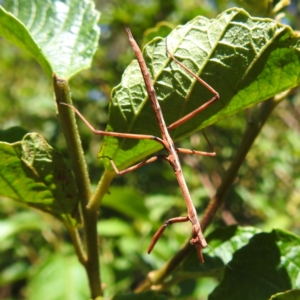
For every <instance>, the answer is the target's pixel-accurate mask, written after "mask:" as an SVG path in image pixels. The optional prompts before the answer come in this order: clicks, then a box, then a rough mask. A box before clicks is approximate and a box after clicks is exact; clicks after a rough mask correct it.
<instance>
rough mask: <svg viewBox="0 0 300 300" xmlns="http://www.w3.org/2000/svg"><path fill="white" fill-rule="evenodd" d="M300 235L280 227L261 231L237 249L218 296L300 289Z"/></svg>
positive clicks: (216, 292)
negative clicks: (270, 230) (269, 230)
mask: <svg viewBox="0 0 300 300" xmlns="http://www.w3.org/2000/svg"><path fill="white" fill-rule="evenodd" d="M299 245H300V238H299V237H297V236H295V235H293V234H291V233H288V232H284V231H282V230H279V229H276V230H273V231H272V232H270V233H265V232H264V233H259V234H256V235H255V236H254V237H252V238H251V239H250V241H249V243H248V244H247V245H246V246H245V247H243V248H241V249H239V250H238V251H236V252H235V254H234V255H233V259H232V260H231V261H230V263H229V265H230V268H227V269H225V274H224V278H223V280H222V281H221V283H220V285H219V286H218V287H217V288H216V289H215V290H214V291H213V292H212V293H211V295H210V296H209V299H210V300H214V299H224V300H226V299H230V300H235V299H238V300H240V299H244V300H248V299H249V300H250V299H251V300H252V299H269V297H271V295H273V294H275V293H278V292H282V291H287V290H290V289H297V288H298V289H299V287H300V276H299V274H300V267H299V266H300V257H299V251H300V246H299Z"/></svg>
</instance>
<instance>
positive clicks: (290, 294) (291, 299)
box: [270, 290, 300, 300]
mask: <svg viewBox="0 0 300 300" xmlns="http://www.w3.org/2000/svg"><path fill="white" fill-rule="evenodd" d="M299 299H300V290H291V291H287V292H284V293H278V294H276V295H273V296H272V297H271V298H270V300H299Z"/></svg>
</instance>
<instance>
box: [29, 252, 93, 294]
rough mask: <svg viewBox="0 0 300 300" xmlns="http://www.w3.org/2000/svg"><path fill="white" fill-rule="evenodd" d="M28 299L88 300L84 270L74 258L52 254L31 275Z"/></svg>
mask: <svg viewBox="0 0 300 300" xmlns="http://www.w3.org/2000/svg"><path fill="white" fill-rule="evenodd" d="M28 294H29V296H28V299H31V300H37V299H44V300H57V299H64V300H68V299H70V300H71V299H72V300H81V299H89V291H88V282H87V277H86V274H85V272H84V268H83V267H82V266H81V265H80V264H79V263H78V258H77V257H76V256H66V255H63V254H54V255H52V256H50V257H49V258H48V259H47V260H46V261H45V262H43V264H42V265H41V266H40V267H39V269H38V271H37V272H36V273H34V274H33V276H32V277H31V278H30V280H29V284H28Z"/></svg>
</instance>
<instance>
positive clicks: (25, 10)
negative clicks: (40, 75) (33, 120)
mask: <svg viewBox="0 0 300 300" xmlns="http://www.w3.org/2000/svg"><path fill="white" fill-rule="evenodd" d="M1 4H2V6H0V35H2V36H4V37H5V38H6V39H7V40H9V41H10V42H12V43H13V44H14V45H16V46H18V47H20V48H21V49H23V50H25V51H26V52H28V53H29V54H31V55H32V56H33V57H34V58H35V59H36V60H37V61H38V62H39V64H40V65H41V66H42V67H43V69H44V70H45V72H46V73H47V75H48V76H49V77H50V76H52V73H53V72H55V73H56V74H57V75H58V76H60V77H64V78H70V77H71V76H73V75H75V74H76V73H77V72H79V71H80V70H82V69H84V68H87V67H89V66H90V63H91V60H92V57H93V54H94V53H95V51H96V48H97V43H98V39H99V33H100V31H99V28H98V26H97V21H98V18H99V13H98V12H97V11H96V10H95V9H94V3H93V1H91V0H60V1H55V0H45V1H35V0H19V1H13V0H4V1H1Z"/></svg>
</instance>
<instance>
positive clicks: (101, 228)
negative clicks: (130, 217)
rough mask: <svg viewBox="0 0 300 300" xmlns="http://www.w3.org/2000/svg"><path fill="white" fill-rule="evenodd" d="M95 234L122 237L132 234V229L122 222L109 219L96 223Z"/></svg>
mask: <svg viewBox="0 0 300 300" xmlns="http://www.w3.org/2000/svg"><path fill="white" fill-rule="evenodd" d="M97 232H99V234H100V235H101V236H108V237H112V236H120V235H121V236H122V235H130V234H132V232H133V228H132V226H130V225H128V223H126V222H125V221H123V220H120V219H115V218H111V219H109V220H101V221H99V222H98V223H97Z"/></svg>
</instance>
